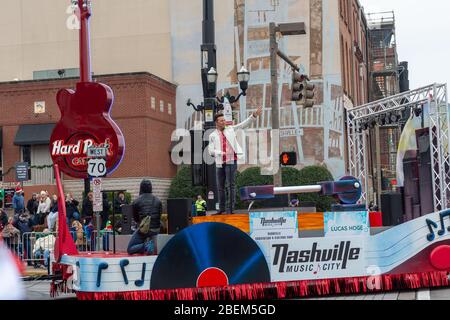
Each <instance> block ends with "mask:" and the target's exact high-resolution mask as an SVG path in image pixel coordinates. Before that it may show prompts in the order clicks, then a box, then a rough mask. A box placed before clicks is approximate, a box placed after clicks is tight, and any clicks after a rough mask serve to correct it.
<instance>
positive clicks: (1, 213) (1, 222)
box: [0, 200, 8, 232]
mask: <svg viewBox="0 0 450 320" xmlns="http://www.w3.org/2000/svg"><path fill="white" fill-rule="evenodd" d="M7 224H8V215H7V214H6V212H5V210H3V201H2V200H0V232H1V231H2V230H3V228H4V227H6V225H7Z"/></svg>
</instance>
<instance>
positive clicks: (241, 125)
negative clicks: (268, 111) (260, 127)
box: [234, 107, 262, 130]
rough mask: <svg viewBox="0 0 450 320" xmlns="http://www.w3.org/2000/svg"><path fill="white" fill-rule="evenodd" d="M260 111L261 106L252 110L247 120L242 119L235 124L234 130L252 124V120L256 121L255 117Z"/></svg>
mask: <svg viewBox="0 0 450 320" xmlns="http://www.w3.org/2000/svg"><path fill="white" fill-rule="evenodd" d="M261 113H262V107H259V108H258V109H257V110H256V111H255V112H253V114H252V115H251V116H250V117H248V118H247V120H244V121H242V122H241V123H239V124H237V125H235V126H234V129H235V130H240V129H247V128H248V127H250V126H251V125H252V124H253V122H255V121H256V119H257V118H258V117H259V116H260V115H261Z"/></svg>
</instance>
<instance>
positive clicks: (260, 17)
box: [170, 0, 369, 178]
mask: <svg viewBox="0 0 450 320" xmlns="http://www.w3.org/2000/svg"><path fill="white" fill-rule="evenodd" d="M170 12H171V21H172V24H171V25H172V51H173V57H174V60H173V70H174V81H175V82H176V83H177V84H179V87H178V90H177V104H178V105H183V104H185V101H186V100H187V99H188V98H192V99H193V100H195V101H198V102H200V101H202V87H201V79H200V73H199V71H200V70H199V69H200V44H201V41H202V39H201V34H202V30H201V26H202V24H201V20H202V8H201V1H198V3H196V4H195V5H193V4H192V3H190V2H188V1H177V0H172V1H171V8H170ZM215 12H216V14H215V22H216V44H217V52H218V57H217V61H218V73H219V83H218V86H219V89H220V90H219V93H218V95H222V94H224V93H225V92H226V91H230V92H231V93H232V94H237V93H238V89H239V84H238V81H237V79H236V72H237V71H238V69H239V68H240V66H241V65H245V66H246V67H247V69H248V70H249V71H250V72H251V80H250V84H249V89H248V91H247V97H246V98H242V99H241V101H240V103H239V104H236V105H235V106H234V114H235V121H236V122H239V121H241V120H242V119H244V118H246V117H247V116H248V115H249V114H250V113H251V112H253V111H254V110H256V108H258V107H259V106H262V107H263V109H264V112H263V115H262V116H261V117H260V119H259V122H258V123H257V124H256V125H255V126H254V127H253V128H252V130H259V131H261V130H270V129H271V105H270V101H271V79H270V53H269V52H270V50H269V23H270V22H276V23H285V22H304V23H305V25H306V35H301V36H287V37H279V38H278V43H279V47H280V50H281V51H283V52H285V53H286V54H288V55H289V56H290V58H291V59H292V60H293V61H295V63H296V64H297V65H298V66H299V67H300V71H301V73H303V74H307V75H309V77H310V79H311V80H312V82H313V83H315V85H316V105H315V106H314V108H311V109H305V108H303V107H302V106H299V105H297V104H296V103H292V102H291V101H290V100H291V96H290V92H291V88H290V87H291V81H292V80H291V79H292V70H291V68H290V67H289V66H288V65H287V64H286V63H284V62H282V61H281V60H279V63H278V66H279V68H278V76H279V88H278V91H279V93H280V94H279V96H280V97H281V99H280V104H279V108H280V129H281V130H280V136H281V141H280V145H281V150H280V152H282V151H296V152H297V154H298V158H299V159H298V163H299V168H302V167H304V166H308V165H316V164H318V165H325V166H327V168H328V169H329V170H330V171H331V172H332V174H333V176H334V177H336V178H338V177H340V176H343V175H345V174H346V165H345V162H346V151H345V144H346V135H345V121H344V119H345V118H344V116H345V109H346V108H353V107H354V106H356V105H360V104H363V103H366V102H368V96H369V94H368V85H367V80H368V73H367V72H368V62H367V59H368V57H367V24H366V21H365V18H364V13H363V12H362V9H361V6H360V4H359V2H358V1H357V0H341V1H339V0H291V1H280V0H233V1H216V2H215ZM187 30H189V32H187ZM201 117H202V115H201V114H200V113H196V112H194V111H193V110H192V109H191V110H190V109H188V108H184V109H183V111H180V110H179V112H178V114H177V127H179V128H185V129H190V128H192V127H194V126H195V125H196V123H197V122H200V121H202V118H201ZM246 146H247V147H249V146H250V145H249V143H248V142H247V143H246ZM247 149H248V148H247ZM245 167H246V166H242V168H241V169H243V168H245Z"/></svg>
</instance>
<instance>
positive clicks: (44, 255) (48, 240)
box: [33, 229, 56, 268]
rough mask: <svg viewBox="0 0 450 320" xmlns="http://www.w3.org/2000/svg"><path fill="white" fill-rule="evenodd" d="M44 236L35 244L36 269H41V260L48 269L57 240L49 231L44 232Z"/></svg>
mask: <svg viewBox="0 0 450 320" xmlns="http://www.w3.org/2000/svg"><path fill="white" fill-rule="evenodd" d="M43 233H44V236H43V237H41V238H39V239H37V240H36V242H35V243H34V248H33V257H34V259H35V264H34V267H35V268H39V267H40V265H39V260H43V261H44V266H46V267H48V265H49V261H50V255H51V254H53V251H54V248H55V242H56V238H55V236H54V235H53V234H52V233H50V230H49V229H45V230H44V232H43Z"/></svg>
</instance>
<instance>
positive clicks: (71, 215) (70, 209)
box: [66, 193, 80, 226]
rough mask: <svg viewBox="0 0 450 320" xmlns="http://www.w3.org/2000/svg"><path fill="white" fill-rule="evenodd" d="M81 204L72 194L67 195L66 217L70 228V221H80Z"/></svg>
mask: <svg viewBox="0 0 450 320" xmlns="http://www.w3.org/2000/svg"><path fill="white" fill-rule="evenodd" d="M79 204H80V203H79V202H78V201H77V200H75V199H74V198H73V196H72V194H71V193H68V194H66V216H67V225H68V226H70V221H72V219H73V220H76V221H80V213H79V210H78V205H79Z"/></svg>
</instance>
